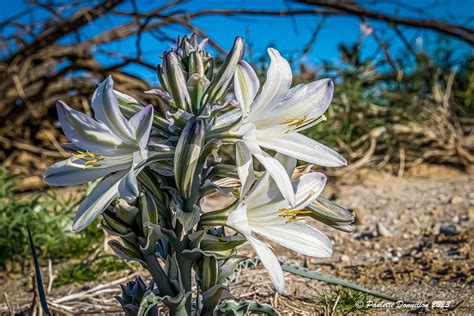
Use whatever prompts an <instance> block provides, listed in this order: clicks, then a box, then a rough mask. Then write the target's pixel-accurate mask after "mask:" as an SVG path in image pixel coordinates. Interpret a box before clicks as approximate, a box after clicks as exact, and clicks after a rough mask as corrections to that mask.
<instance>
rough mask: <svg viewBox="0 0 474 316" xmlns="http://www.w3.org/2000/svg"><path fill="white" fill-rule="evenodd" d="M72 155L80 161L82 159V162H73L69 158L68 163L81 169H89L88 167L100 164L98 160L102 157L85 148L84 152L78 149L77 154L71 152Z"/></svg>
mask: <svg viewBox="0 0 474 316" xmlns="http://www.w3.org/2000/svg"><path fill="white" fill-rule="evenodd" d="M72 156H73V157H76V158H77V159H79V160H81V161H83V162H84V164H78V163H74V162H72V161H71V160H69V161H68V165H69V166H73V167H77V168H81V169H90V168H93V167H98V166H100V164H98V162H99V161H100V160H103V159H104V158H102V157H101V156H99V155H96V154H94V153H91V152H89V151H88V150H86V151H85V152H84V151H80V150H78V151H77V154H72Z"/></svg>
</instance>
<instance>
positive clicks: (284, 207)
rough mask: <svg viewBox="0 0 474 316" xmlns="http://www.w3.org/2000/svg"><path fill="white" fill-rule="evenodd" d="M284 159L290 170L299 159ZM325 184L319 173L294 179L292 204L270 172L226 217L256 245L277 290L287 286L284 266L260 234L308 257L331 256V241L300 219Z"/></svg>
mask: <svg viewBox="0 0 474 316" xmlns="http://www.w3.org/2000/svg"><path fill="white" fill-rule="evenodd" d="M280 157H282V155H281V156H280ZM285 159H286V161H283V164H282V165H283V166H284V167H285V168H286V170H287V171H288V173H290V172H293V169H294V167H295V166H296V160H295V159H293V158H289V157H285ZM280 160H281V159H280ZM290 174H291V173H290ZM325 183H326V176H325V175H324V174H322V173H319V172H312V173H308V174H305V175H303V176H302V177H300V178H299V179H297V180H293V181H292V182H291V184H292V188H293V189H294V192H295V196H296V203H295V204H294V205H293V206H291V205H290V204H289V202H288V201H287V200H286V199H285V198H284V197H283V195H282V194H281V192H280V190H279V189H278V187H277V186H276V183H275V181H274V180H273V179H272V178H271V177H270V174H269V172H265V173H264V174H263V175H262V177H261V178H260V179H259V180H258V181H257V182H256V183H255V185H254V186H253V187H252V189H251V190H250V191H249V193H248V194H247V195H246V196H244V197H243V198H242V199H241V200H240V201H239V203H238V206H237V207H236V208H235V210H234V211H232V212H231V213H230V215H229V217H228V219H227V225H229V226H230V227H232V228H233V229H235V230H236V231H238V232H240V233H241V234H242V235H243V236H244V237H245V238H246V239H247V240H248V242H249V243H250V244H251V246H252V247H253V248H254V250H255V252H256V253H257V255H258V257H259V258H260V260H261V261H262V263H263V265H264V266H265V268H266V269H267V271H268V274H269V275H270V278H271V280H272V282H273V284H274V285H275V288H276V290H277V291H278V292H282V291H283V289H284V277H283V271H282V268H281V266H280V264H279V262H278V259H277V258H276V256H275V255H274V254H273V252H272V250H271V249H270V247H269V246H267V245H266V244H265V243H264V242H263V241H261V240H260V239H259V238H258V237H259V236H262V237H265V238H267V239H269V240H271V241H274V242H276V243H278V244H280V245H282V246H284V247H286V248H288V249H291V250H294V251H296V252H299V253H301V254H304V255H307V256H312V257H319V258H323V257H329V256H331V254H332V244H331V241H330V240H329V239H328V238H327V237H326V236H325V235H324V234H323V233H322V232H320V231H319V230H317V229H316V228H314V227H312V226H310V225H307V224H305V223H303V222H302V221H300V220H299V219H300V217H299V216H298V215H299V214H300V213H301V214H305V211H304V209H305V207H307V206H308V205H310V204H311V203H312V202H313V201H314V200H315V199H316V198H317V197H318V196H319V194H320V193H321V191H322V190H323V188H324V185H325ZM244 185H245V184H244V183H242V186H244Z"/></svg>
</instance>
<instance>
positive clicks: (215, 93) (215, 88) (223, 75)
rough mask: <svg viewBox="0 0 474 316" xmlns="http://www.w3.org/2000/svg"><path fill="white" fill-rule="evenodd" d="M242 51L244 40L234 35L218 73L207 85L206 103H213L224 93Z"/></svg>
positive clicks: (242, 54) (242, 53)
mask: <svg viewBox="0 0 474 316" xmlns="http://www.w3.org/2000/svg"><path fill="white" fill-rule="evenodd" d="M244 51H245V47H244V40H243V39H242V37H236V38H235V42H234V46H232V49H231V51H230V52H229V55H227V57H226V59H225V60H224V63H223V64H222V66H221V68H220V69H219V73H218V74H217V75H216V77H215V78H214V80H213V81H212V83H211V86H210V87H209V90H208V99H207V103H209V104H210V103H213V102H214V101H216V100H219V99H220V98H222V97H223V96H224V95H225V93H226V91H227V88H228V87H229V85H230V83H231V81H232V78H233V77H234V73H235V68H236V67H237V63H238V62H239V60H241V59H242V57H243V56H244Z"/></svg>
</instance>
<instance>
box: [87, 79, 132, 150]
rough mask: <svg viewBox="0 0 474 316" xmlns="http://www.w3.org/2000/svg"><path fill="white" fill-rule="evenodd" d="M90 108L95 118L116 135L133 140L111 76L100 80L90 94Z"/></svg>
mask: <svg viewBox="0 0 474 316" xmlns="http://www.w3.org/2000/svg"><path fill="white" fill-rule="evenodd" d="M92 109H93V110H94V116H95V118H96V119H97V120H99V121H101V122H103V123H104V124H106V125H107V127H108V128H109V129H110V130H111V131H112V132H113V133H114V134H115V135H116V136H118V137H120V138H123V139H126V140H129V141H132V142H133V131H132V130H131V128H130V126H129V124H128V122H127V120H126V119H125V117H124V116H123V114H122V113H121V112H120V107H119V104H118V101H117V97H116V95H115V93H114V81H113V80H112V77H111V76H108V77H107V79H105V80H104V81H102V82H101V83H100V84H99V86H98V87H97V89H96V90H95V92H94V95H93V96H92Z"/></svg>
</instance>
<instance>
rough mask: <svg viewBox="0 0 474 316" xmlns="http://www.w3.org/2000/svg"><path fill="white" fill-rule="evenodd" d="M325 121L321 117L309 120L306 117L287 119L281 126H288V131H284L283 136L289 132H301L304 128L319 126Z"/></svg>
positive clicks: (324, 117) (309, 118)
mask: <svg viewBox="0 0 474 316" xmlns="http://www.w3.org/2000/svg"><path fill="white" fill-rule="evenodd" d="M325 120H326V116H324V115H322V116H321V117H319V118H311V117H307V116H303V117H297V118H287V119H284V120H283V122H282V123H280V124H282V125H286V126H288V129H287V130H286V131H285V134H288V133H290V132H298V131H302V130H304V129H306V128H309V127H311V126H314V125H316V124H319V123H320V122H323V121H325Z"/></svg>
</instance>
